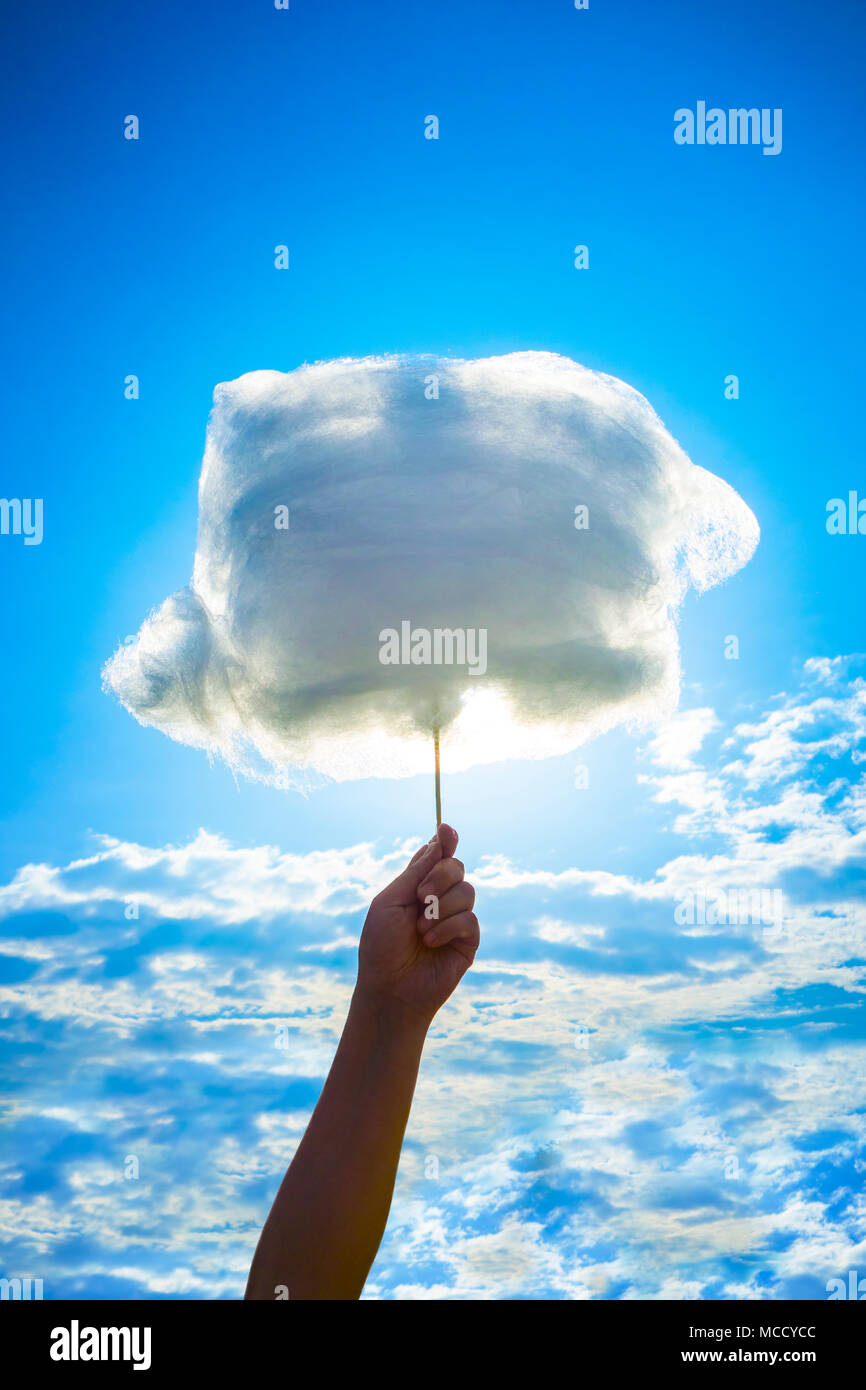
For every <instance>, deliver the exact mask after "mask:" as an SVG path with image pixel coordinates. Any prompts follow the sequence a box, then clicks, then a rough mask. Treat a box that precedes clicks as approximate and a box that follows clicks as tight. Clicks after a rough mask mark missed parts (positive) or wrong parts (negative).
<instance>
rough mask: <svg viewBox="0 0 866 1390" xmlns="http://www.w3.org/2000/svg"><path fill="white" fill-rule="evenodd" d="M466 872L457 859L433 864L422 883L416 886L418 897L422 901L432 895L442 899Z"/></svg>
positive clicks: (441, 860)
mask: <svg viewBox="0 0 866 1390" xmlns="http://www.w3.org/2000/svg"><path fill="white" fill-rule="evenodd" d="M465 872H466V870H465V867H464V865H463V864H462V863H461V862H460V860H459V859H440V860H439V862H438V863H436V864H433V865H432V866H431V868H430V871H429V873H428V874H427V876H426V878H425V879H424V882H423V883H419V885H418V897H419V898H421V899H422V900H423V899H424V898H426V897H427V896H428V894H430V893H432V894H433V895H434V896H435V897H437V898H443V897H444V896H445V894H446V893H447V892H448V889H449V888H452V887H453V886H454V884H455V883H459V882H460V880H461V879H462V878H463V875H464V873H465Z"/></svg>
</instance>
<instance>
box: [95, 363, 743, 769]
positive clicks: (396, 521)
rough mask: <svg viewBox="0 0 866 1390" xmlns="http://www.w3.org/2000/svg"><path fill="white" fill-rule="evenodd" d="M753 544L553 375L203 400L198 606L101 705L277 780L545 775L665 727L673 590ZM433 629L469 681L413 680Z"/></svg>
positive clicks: (317, 383) (720, 492)
mask: <svg viewBox="0 0 866 1390" xmlns="http://www.w3.org/2000/svg"><path fill="white" fill-rule="evenodd" d="M757 540H758V527H757V523H756V521H755V518H754V517H753V515H752V513H751V512H750V511H749V509H748V507H747V506H746V505H745V503H743V501H742V500H741V499H740V498H739V497H738V496H737V494H736V493H735V492H734V491H733V489H731V488H730V487H729V486H728V485H727V484H726V483H724V482H723V481H722V480H721V479H719V478H717V477H715V476H714V475H713V474H710V473H708V472H707V471H706V470H704V469H702V468H699V467H697V466H695V465H694V464H692V463H691V461H690V460H689V459H688V458H687V457H686V455H685V454H684V453H683V451H682V449H681V448H680V447H679V445H678V444H677V443H676V441H675V440H674V439H673V438H672V437H671V435H670V434H668V432H667V431H666V430H665V429H664V426H663V425H662V423H661V421H660V420H659V419H658V417H657V416H656V415H655V413H654V412H653V410H652V409H651V407H650V406H649V404H648V403H647V401H646V400H645V399H644V398H643V397H642V396H641V395H639V394H638V393H637V392H636V391H634V390H632V389H631V388H630V387H629V386H627V385H625V383H623V382H621V381H618V380H616V379H615V378H613V377H610V376H605V375H602V374H601V373H598V372H594V371H591V370H589V369H587V368H585V367H581V366H579V365H578V364H577V363H576V362H572V361H571V360H569V359H568V358H563V357H558V356H556V355H554V354H551V353H540V352H524V353H515V354H512V355H510V356H504V357H494V358H487V359H482V360H479V361H460V360H441V359H420V360H419V359H411V360H410V359H404V358H397V357H389V358H370V359H363V360H349V359H347V360H340V361H336V362H326V363H320V364H317V365H314V366H308V367H302V368H299V369H298V370H297V371H294V372H289V373H287V374H284V373H280V372H270V371H259V372H252V373H250V374H248V375H246V376H243V377H240V378H239V379H238V380H237V381H234V382H230V383H226V384H223V385H221V386H218V387H217V389H216V392H215V394H214V408H213V413H212V415H211V420H210V424H209V428H208V436H207V444H206V449H205V456H204V461H203V467H202V474H201V482H200V488H199V536H198V545H197V550H196V556H195V566H194V571H193V579H192V584H191V586H190V587H189V588H187V589H184V590H182V591H180V592H179V593H176V594H174V595H173V596H172V597H170V598H169V599H167V600H166V602H165V603H164V604H163V605H162V607H161V608H159V609H158V610H157V611H156V612H155V613H154V614H152V616H151V617H150V618H149V619H148V620H147V621H146V622H145V624H144V626H143V627H142V629H141V631H140V633H139V634H138V637H137V639H136V640H135V641H134V642H133V643H131V644H128V645H125V646H122V647H121V648H120V649H119V650H118V651H117V653H116V654H115V655H114V657H113V658H112V660H111V661H110V662H109V663H108V665H107V667H106V670H105V682H106V685H107V687H108V688H110V689H111V690H112V691H113V692H114V693H115V694H116V695H117V696H118V698H119V699H120V700H121V701H122V702H123V703H124V705H125V706H126V707H127V708H128V709H129V710H130V711H131V712H132V713H133V714H134V715H135V716H136V718H138V719H139V720H140V721H141V722H142V723H145V724H151V725H154V726H155V727H157V728H160V729H162V730H163V731H164V732H166V733H168V734H170V735H171V736H172V737H173V738H176V739H178V740H180V741H181V742H184V743H187V744H191V745H193V746H195V747H200V748H204V749H207V750H208V751H209V752H212V753H218V754H220V755H221V756H222V757H223V758H225V759H226V760H227V761H228V762H229V763H230V764H231V765H232V766H234V767H236V768H239V769H240V770H242V771H244V772H246V773H247V774H249V775H253V776H259V777H264V778H267V779H268V780H273V781H281V782H287V781H291V782H294V783H296V784H298V783H304V782H309V781H311V780H313V779H314V777H315V775H316V774H324V775H326V776H331V777H335V778H338V779H346V778H353V777H362V776H406V775H411V774H413V773H416V772H419V771H424V770H426V769H427V768H428V767H429V763H430V747H429V744H430V735H431V731H432V729H433V727H434V725H435V724H437V723H438V724H440V725H441V726H442V729H443V762H444V766H445V767H446V769H450V770H455V771H456V770H459V769H462V768H465V767H468V766H471V765H472V764H473V763H478V762H489V761H498V760H500V759H501V758H502V757H504V756H511V757H514V756H518V757H542V756H547V755H550V754H552V753H558V752H564V751H567V750H568V749H569V748H572V747H575V746H576V745H577V744H578V743H579V742H582V741H583V740H584V739H586V738H587V737H589V736H591V735H593V734H594V733H597V732H599V731H601V730H603V729H606V728H610V727H611V726H612V725H615V724H617V723H621V722H628V721H639V720H646V719H652V718H656V717H658V716H659V715H660V714H662V713H664V712H665V711H667V710H670V709H671V708H672V707H673V706H674V705H675V703H676V700H677V696H678V690H679V658H678V645H677V634H676V613H677V609H678V606H679V604H680V603H681V601H682V598H683V596H684V593H685V591H686V589H687V588H688V586H689V585H692V586H694V587H695V588H696V589H698V590H702V589H705V588H707V587H709V586H710V585H712V584H715V583H718V582H719V581H721V580H723V579H724V578H726V577H727V576H728V575H730V574H732V573H733V572H735V571H736V570H737V569H739V568H740V567H741V566H742V565H743V564H745V563H746V561H747V560H748V558H749V556H750V555H751V554H752V552H753V550H754V548H755V545H756V544H757ZM404 623H405V624H407V625H408V627H407V629H406V630H407V631H408V633H409V641H408V643H407V642H406V640H405V639H404V638H403V631H404V629H403V624H404ZM437 631H438V632H440V633H442V632H449V633H454V632H461V633H465V634H467V635H468V642H469V650H468V652H467V654H466V656H465V658H464V659H463V660H462V661H461V659H460V658H461V650H460V643H459V641H457V642H456V643H455V644H454V645H453V646H452V639H450V638H446V639H444V640H443V641H442V642H441V643H440V646H439V649H438V654H439V655H440V656H442V657H444V660H442V661H440V662H436V661H434V662H433V663H432V664H428V663H427V662H426V660H425V655H430V654H431V653H432V654H433V655H434V656H435V655H436V646H435V642H436V639H435V633H436V632H437ZM386 632H394V633H396V634H399V636H400V639H401V648H400V655H401V656H403V655H405V656H406V657H407V658H408V659H406V660H405V661H400V662H399V663H398V664H390V663H388V664H385V663H383V661H382V659H381V658H382V654H383V650H384V648H385V646H386V642H385V640H384V639H383V637H382V634H383V633H386ZM481 632H483V633H484V634H485V653H484V655H485V660H484V663H483V666H484V669H483V670H482V663H481V661H480V660H478V659H477V658H478V656H479V653H478V649H477V645H476V647H475V649H474V657H475V659H473V647H472V643H473V642H475V643H476V644H477V643H478V642H479V641H480V638H479V636H478V634H480V633H481ZM425 633H427V634H430V641H431V650H430V652H429V653H427V652H425V639H424V636H423V634H425ZM473 635H474V636H473ZM449 652H450V653H451V654H452V655H453V658H454V660H453V663H452V664H449V663H448V661H447V657H448V654H449ZM392 654H393V653H392ZM473 665H474V666H475V668H476V669H475V670H474V671H473V670H472V669H471V667H472V666H473Z"/></svg>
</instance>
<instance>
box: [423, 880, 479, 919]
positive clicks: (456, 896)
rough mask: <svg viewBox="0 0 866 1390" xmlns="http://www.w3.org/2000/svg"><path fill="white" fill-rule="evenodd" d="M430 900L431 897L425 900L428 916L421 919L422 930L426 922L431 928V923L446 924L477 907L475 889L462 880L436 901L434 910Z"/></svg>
mask: <svg viewBox="0 0 866 1390" xmlns="http://www.w3.org/2000/svg"><path fill="white" fill-rule="evenodd" d="M428 899H429V895H428V898H425V899H424V911H425V914H427V916H424V915H422V916H421V918H420V919H419V927H421V928H422V930H423V924H424V922H425V921H426V923H427V926H428V927H429V926H430V923H431V922H444V921H445V920H446V919H447V918H448V917H456V916H457V914H458V913H459V912H469V911H470V910H471V909H472V908H473V907H474V906H475V889H474V888H473V887H472V884H471V883H465V882H464V881H463V880H462V879H461V881H460V882H459V883H455V884H454V887H453V888H449V889H448V892H447V893H444V894H443V895H442V897H441V898H439V897H437V898H435V899H434V902H435V906H434V907H433V908H431V907H430V904H429V900H428ZM428 909H429V911H428Z"/></svg>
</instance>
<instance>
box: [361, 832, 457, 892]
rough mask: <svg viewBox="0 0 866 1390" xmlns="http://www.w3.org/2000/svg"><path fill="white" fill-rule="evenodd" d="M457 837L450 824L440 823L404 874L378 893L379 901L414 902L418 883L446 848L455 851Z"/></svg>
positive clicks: (416, 853)
mask: <svg viewBox="0 0 866 1390" xmlns="http://www.w3.org/2000/svg"><path fill="white" fill-rule="evenodd" d="M457 838H458V837H457V831H456V830H452V828H451V826H450V825H444V824H443V825H440V826H439V829H438V831H437V832H436V834H435V835H434V836H433V838H432V839H431V840H429V841H428V843H427V844H426V845H422V846H421V848H420V849H419V850H416V852H415V853H414V854H413V855H412V858H411V859H410V860H409V863H408V864H407V865H406V868H405V869H404V870H403V872H402V874H398V876H397V877H396V878H395V879H394V881H393V883H389V884H388V887H387V888H383V889H382V892H381V893H379V895H378V901H379V903H381V904H383V905H384V906H386V907H391V906H395V905H403V906H408V904H409V903H411V902H413V901H414V900H415V897H416V894H417V890H418V885H419V884H420V883H422V882H423V881H424V879H425V878H426V877H427V875H428V874H429V873H430V870H431V869H432V868H433V866H434V865H435V864H436V863H438V861H439V860H440V859H442V857H443V855H444V854H445V852H446V849H447V852H448V853H449V854H453V853H454V850H455V849H456V848H457ZM443 847H444V848H443ZM461 868H462V866H461Z"/></svg>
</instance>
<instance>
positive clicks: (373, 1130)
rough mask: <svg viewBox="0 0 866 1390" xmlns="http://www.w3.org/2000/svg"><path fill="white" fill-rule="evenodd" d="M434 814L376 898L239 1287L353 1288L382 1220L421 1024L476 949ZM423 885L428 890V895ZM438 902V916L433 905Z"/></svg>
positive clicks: (263, 1290)
mask: <svg viewBox="0 0 866 1390" xmlns="http://www.w3.org/2000/svg"><path fill="white" fill-rule="evenodd" d="M456 848H457V832H456V831H455V830H452V829H451V827H450V826H448V825H441V826H440V827H439V831H438V833H437V835H435V836H434V837H433V839H432V840H431V841H430V843H429V844H427V845H425V846H424V847H423V848H422V849H420V850H419V851H418V853H417V854H416V855H415V856H414V857H413V858H412V860H411V861H410V863H409V864H408V865H407V867H406V868H405V869H404V871H403V873H402V874H400V875H399V877H398V878H396V879H394V881H393V883H390V884H389V885H388V887H387V888H385V889H383V891H382V892H381V893H380V894H379V895H378V896H377V897H376V898H374V899H373V902H372V903H371V905H370V910H369V912H368V913H367V919H366V921H365V923H364V930H363V932H362V934H361V943H360V946H359V949H358V979H357V982H356V985H355V991H354V994H353V995H352V1003H351V1006H350V1008H349V1015H348V1018H347V1020H346V1025H345V1027H344V1029H343V1036H342V1038H341V1039H340V1045H339V1047H338V1048H337V1053H336V1056H335V1057H334V1061H333V1063H332V1065H331V1070H330V1072H329V1074H328V1078H327V1080H326V1082H325V1085H324V1088H323V1090H322V1094H321V1096H320V1097H319V1101H318V1104H317V1105H316V1108H315V1110H314V1111H313V1114H312V1117H311V1119H310V1123H309V1125H308V1126H307V1130H306V1133H305V1134H304V1137H303V1139H302V1140H301V1142H300V1144H299V1145H298V1149H297V1152H296V1153H295V1156H294V1158H293V1159H292V1162H291V1164H290V1165H289V1169H288V1172H287V1173H286V1176H285V1177H284V1178H283V1181H282V1185H281V1187H280V1190H279V1192H278V1193H277V1196H276V1198H275V1200H274V1204H273V1206H272V1207H271V1211H270V1215H269V1216H268V1219H267V1221H266V1222H265V1225H264V1229H263V1230H262V1234H261V1236H260V1238H259V1243H258V1247H257V1249H256V1253H255V1255H254V1257H253V1263H252V1268H251V1270H250V1277H249V1282H248V1284H247V1290H246V1295H245V1297H246V1298H250V1299H274V1298H286V1297H289V1298H291V1299H298V1298H300V1299H356V1298H360V1296H361V1291H362V1290H363V1287H364V1283H365V1281H366V1278H367V1275H368V1273H369V1271H370V1266H371V1265H372V1263H373V1260H374V1259H375V1257H376V1251H377V1250H378V1249H379V1244H380V1242H381V1239H382V1235H383V1232H384V1230H385V1223H386V1222H387V1220H388V1212H389V1210H390V1207H391V1196H392V1194H393V1190H394V1179H395V1176H396V1173H397V1164H398V1162H399V1159H400V1149H401V1147H402V1144H403V1134H404V1131H405V1128H406V1121H407V1119H408V1117H409V1109H410V1107H411V1104H412V1096H413V1093H414V1090H415V1082H416V1079H417V1076H418V1067H419V1064H420V1061H421V1052H422V1049H423V1047H424V1040H425V1038H426V1036H427V1029H428V1028H429V1026H430V1023H431V1022H432V1020H433V1017H434V1015H435V1014H436V1012H437V1010H438V1009H439V1008H440V1007H441V1006H442V1005H443V1004H444V1003H445V1000H446V999H447V998H448V997H449V995H450V994H452V993H453V991H454V990H455V989H456V987H457V985H458V984H459V983H460V980H461V979H462V978H463V976H464V975H465V973H466V971H467V970H468V969H469V967H470V965H471V964H472V962H473V960H474V959H475V952H476V951H477V949H478V941H479V928H478V919H477V917H476V916H475V913H474V912H473V910H472V909H473V905H474V902H475V890H474V888H473V887H472V885H471V884H469V883H467V882H466V880H465V878H464V868H463V865H462V864H461V863H460V860H459V859H455V857H454V851H455V850H456ZM431 896H432V898H433V899H434V901H433V902H432V903H429V902H428V899H429V898H430V897H431ZM437 908H438V919H437V918H436V917H435V916H432V915H425V913H429V914H433V913H435V911H436V910H437Z"/></svg>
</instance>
